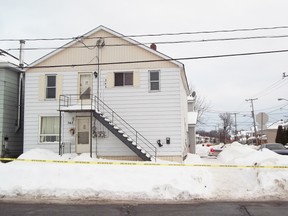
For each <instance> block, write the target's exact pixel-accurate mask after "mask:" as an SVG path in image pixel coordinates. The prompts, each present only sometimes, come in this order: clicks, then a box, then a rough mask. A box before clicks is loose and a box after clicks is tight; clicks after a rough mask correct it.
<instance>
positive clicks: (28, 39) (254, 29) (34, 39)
mask: <svg viewBox="0 0 288 216" xmlns="http://www.w3.org/2000/svg"><path fill="white" fill-rule="evenodd" d="M276 29H288V26H274V27H258V28H239V29H223V30H211V31H195V32H175V33H158V34H138V35H137V34H134V35H122V36H120V37H122V38H126V37H129V38H135V37H159V36H177V35H196V34H214V33H231V32H246V31H260V30H276ZM115 37H116V36H106V37H102V38H104V39H105V38H115ZM117 37H119V36H117ZM83 38H86V39H94V38H98V37H85V36H84V35H80V36H77V37H63V38H61V37H56V38H25V39H23V38H18V39H16V38H14V39H0V41H5V42H9V41H10V42H13V41H19V40H25V41H57V40H79V39H83Z"/></svg>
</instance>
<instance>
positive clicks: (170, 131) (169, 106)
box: [99, 68, 187, 155]
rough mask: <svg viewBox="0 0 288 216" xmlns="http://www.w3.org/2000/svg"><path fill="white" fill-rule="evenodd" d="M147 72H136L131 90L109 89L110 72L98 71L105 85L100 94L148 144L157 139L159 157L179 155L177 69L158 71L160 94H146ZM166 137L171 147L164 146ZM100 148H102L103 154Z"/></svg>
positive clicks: (179, 132) (179, 126)
mask: <svg viewBox="0 0 288 216" xmlns="http://www.w3.org/2000/svg"><path fill="white" fill-rule="evenodd" d="M149 71H150V70H149V69H147V70H138V73H137V74H138V75H137V79H138V82H137V83H138V84H137V85H138V88H133V91H131V89H129V88H113V87H112V88H111V86H110V85H109V81H108V80H109V79H112V77H113V76H112V75H113V73H114V72H109V71H102V75H103V77H106V82H107V88H105V89H104V94H103V97H104V98H105V103H107V104H108V105H109V106H110V107H111V108H112V109H113V110H115V111H116V112H117V113H118V114H119V115H120V116H121V117H123V118H124V119H125V120H126V121H127V122H128V123H129V124H131V125H132V126H133V127H134V128H135V129H136V130H139V132H140V133H142V134H143V135H144V136H145V137H146V138H147V139H148V140H149V141H150V142H151V143H152V144H154V145H157V143H156V142H157V140H158V139H160V140H161V141H162V143H164V145H163V147H161V148H158V153H159V154H160V155H177V154H178V155H181V154H182V153H181V149H182V144H183V143H182V135H181V127H182V120H181V113H182V112H181V109H182V108H181V102H180V82H181V77H180V76H179V74H180V72H179V69H175V68H174V69H171V68H166V69H161V74H162V75H161V92H160V91H158V93H157V94H150V93H149V92H148V91H147V88H148V86H149V81H150V77H149ZM151 71H159V70H151ZM111 73H112V75H111ZM134 74H135V73H134ZM159 74H160V73H159ZM164 74H165V75H164ZM134 84H135V83H134ZM184 97H185V96H184ZM186 106H187V104H186ZM166 137H170V140H171V144H168V145H167V144H165V143H166ZM100 146H101V144H100ZM99 148H100V147H99ZM101 149H102V148H101ZM104 149H105V148H104V147H103V151H104ZM106 151H107V152H106V155H107V154H108V152H109V151H111V149H110V150H109V149H108V148H107V149H106ZM115 154H116V152H115Z"/></svg>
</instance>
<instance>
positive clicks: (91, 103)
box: [59, 94, 157, 160]
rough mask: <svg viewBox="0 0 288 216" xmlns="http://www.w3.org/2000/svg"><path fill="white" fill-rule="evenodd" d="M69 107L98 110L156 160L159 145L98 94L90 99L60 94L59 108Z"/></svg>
mask: <svg viewBox="0 0 288 216" xmlns="http://www.w3.org/2000/svg"><path fill="white" fill-rule="evenodd" d="M69 108H71V109H73V110H74V109H77V110H84V109H90V110H93V111H95V112H97V113H98V114H100V115H102V116H103V118H106V119H107V120H109V121H110V123H111V124H113V126H117V127H118V128H119V130H122V131H123V133H124V134H126V135H127V136H128V137H127V139H128V138H130V139H131V140H132V142H135V144H136V145H137V146H139V147H141V149H143V150H144V151H145V152H146V153H148V154H149V155H150V156H151V158H154V159H155V160H156V157H157V147H156V146H154V145H153V144H152V143H151V142H150V141H149V140H147V139H146V138H145V137H144V136H143V135H142V134H141V133H140V132H139V131H137V130H136V129H135V128H134V127H132V126H131V125H130V124H129V123H128V122H127V121H125V120H124V119H123V118H122V117H121V116H119V115H118V114H117V113H116V112H115V111H114V110H113V109H111V108H110V107H109V106H108V105H107V104H106V103H105V102H103V101H102V100H101V99H100V98H98V97H97V96H96V95H90V99H80V95H79V94H66V95H60V97H59V110H63V111H64V110H65V109H68V110H69Z"/></svg>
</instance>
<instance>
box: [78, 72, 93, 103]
mask: <svg viewBox="0 0 288 216" xmlns="http://www.w3.org/2000/svg"><path fill="white" fill-rule="evenodd" d="M79 85H80V86H79V90H80V92H79V94H80V96H79V99H80V100H90V99H91V96H92V74H91V73H89V74H88V73H79Z"/></svg>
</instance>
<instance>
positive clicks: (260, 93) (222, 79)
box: [0, 0, 288, 129]
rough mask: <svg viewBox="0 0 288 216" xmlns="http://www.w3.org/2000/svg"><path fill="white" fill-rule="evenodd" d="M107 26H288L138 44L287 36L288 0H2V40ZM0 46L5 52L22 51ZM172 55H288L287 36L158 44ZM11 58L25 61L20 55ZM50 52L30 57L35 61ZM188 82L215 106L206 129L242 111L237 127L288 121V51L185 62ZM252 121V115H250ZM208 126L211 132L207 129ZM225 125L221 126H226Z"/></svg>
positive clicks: (144, 30) (124, 30)
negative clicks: (258, 117)
mask: <svg viewBox="0 0 288 216" xmlns="http://www.w3.org/2000/svg"><path fill="white" fill-rule="evenodd" d="M99 25H104V26H106V27H108V28H111V29H113V30H115V31H117V32H119V33H121V34H124V35H135V34H136V35H138V34H154V33H180V32H199V31H214V30H232V29H253V28H270V27H287V28H280V29H270V30H257V31H256V30H254V31H245V32H243V31H242V32H241V31H236V32H230V33H229V32H227V33H213V34H212V33H210V34H195V35H178V36H162V37H141V38H134V39H136V40H137V41H140V42H157V41H182V40H193V41H195V40H196V41H197V40H198V41H199V40H207V39H224V38H239V37H241V38H243V37H244V38H247V37H255V36H288V1H287V0H277V1H275V0H178V1H172V0H122V1H120V0H105V1H98V0H81V1H79V0H61V1H59V0H49V1H40V0H25V1H23V0H18V1H16V0H1V13H0V39H12V38H17V39H18V38H20V39H25V38H55V37H57V38H58V37H75V36H78V35H83V34H85V33H87V32H88V31H90V30H92V29H94V28H96V27H97V26H99ZM64 43H66V41H65V42H63V41H53V42H43V41H41V42H37V43H36V42H26V48H27V47H47V46H60V45H63V44H64ZM18 47H19V43H18V42H16V43H15V42H3V41H2V42H1V41H0V48H1V49H5V50H8V49H11V48H12V49H13V48H18ZM157 48H158V50H159V51H160V52H162V53H164V54H166V55H168V56H170V57H172V58H181V57H199V56H210V55H213V56H214V55H223V54H235V53H247V52H261V51H271V50H286V49H287V50H288V37H282V38H269V39H250V40H248V39H241V40H232V41H218V42H216V41H214V42H211V41H210V42H191V43H181V44H175V43H174V44H162V45H160V44H158V45H157ZM10 52H11V53H12V54H14V55H16V56H18V55H19V54H18V52H17V51H13V50H10ZM47 52H48V51H47V50H45V51H26V52H25V61H26V62H27V63H31V62H32V61H34V60H36V59H38V58H40V57H41V56H43V55H44V54H46V53H47ZM182 62H183V63H184V64H185V68H186V73H187V76H188V81H189V83H190V84H191V85H192V86H193V88H194V89H195V90H196V92H197V95H198V96H200V97H202V98H205V100H206V102H207V103H208V104H210V111H209V112H208V113H207V116H206V118H205V119H206V123H207V126H201V127H200V128H203V129H215V128H216V127H217V126H218V123H219V124H220V121H219V117H218V115H219V113H223V112H236V113H238V114H237V121H238V129H242V128H249V126H251V125H252V119H251V118H250V117H249V115H251V106H250V105H251V104H250V103H248V102H246V101H245V99H250V98H258V100H255V101H254V107H255V113H256V114H257V113H259V112H266V113H267V114H268V115H269V118H270V122H275V121H277V120H280V119H283V118H284V119H287V116H288V106H286V107H285V105H287V104H288V102H286V101H277V98H279V97H282V98H287V99H288V77H287V78H285V79H282V73H283V72H286V73H287V74H288V52H283V53H274V54H265V55H251V56H237V57H227V58H212V59H198V60H187V61H182ZM243 115H248V117H243ZM208 126H209V127H208ZM219 126H220V127H221V124H220V125H219Z"/></svg>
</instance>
